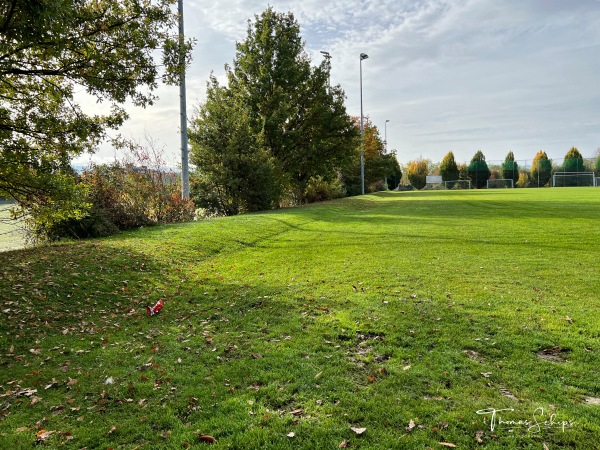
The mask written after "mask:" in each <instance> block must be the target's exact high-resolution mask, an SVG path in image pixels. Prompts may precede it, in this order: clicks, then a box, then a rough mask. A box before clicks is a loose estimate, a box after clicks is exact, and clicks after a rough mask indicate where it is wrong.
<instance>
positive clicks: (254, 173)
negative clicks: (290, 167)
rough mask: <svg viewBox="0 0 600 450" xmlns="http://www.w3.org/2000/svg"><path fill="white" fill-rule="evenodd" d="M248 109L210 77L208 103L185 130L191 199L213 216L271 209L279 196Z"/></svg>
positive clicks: (268, 158) (269, 160) (272, 167)
mask: <svg viewBox="0 0 600 450" xmlns="http://www.w3.org/2000/svg"><path fill="white" fill-rule="evenodd" d="M250 117H251V114H250V111H249V106H248V105H247V104H246V103H245V102H243V101H242V100H241V99H240V97H239V96H236V95H235V93H234V92H233V91H231V90H229V89H227V88H224V87H221V86H219V84H218V82H217V80H216V79H215V78H214V77H211V80H210V83H209V85H208V88H207V100H206V103H205V104H204V105H202V107H201V108H200V109H199V111H198V114H197V117H195V118H194V119H193V122H192V127H191V129H190V131H189V135H188V136H189V140H190V143H191V151H190V161H191V162H192V164H194V165H195V166H196V167H198V168H199V170H198V173H196V174H192V179H191V185H192V186H191V194H192V197H193V198H194V201H195V202H196V204H197V205H198V206H199V207H201V208H204V209H207V210H208V211H211V212H212V213H217V214H221V215H235V214H238V213H240V212H246V211H258V210H263V209H269V208H272V207H274V206H276V205H277V204H278V202H279V200H280V198H281V196H282V190H283V187H282V185H281V184H280V183H279V182H278V181H277V172H276V162H275V161H274V159H273V158H272V157H271V156H270V155H269V154H268V153H267V152H266V150H265V149H264V148H261V147H260V144H259V138H258V136H256V135H255V134H254V133H253V130H252V125H251V119H250Z"/></svg>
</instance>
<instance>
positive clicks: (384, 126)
mask: <svg viewBox="0 0 600 450" xmlns="http://www.w3.org/2000/svg"><path fill="white" fill-rule="evenodd" d="M389 121H390V119H386V120H385V124H384V125H383V128H384V130H385V135H384V136H385V153H386V154H387V124H388V122H389Z"/></svg>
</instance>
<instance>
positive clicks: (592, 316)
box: [0, 188, 600, 449]
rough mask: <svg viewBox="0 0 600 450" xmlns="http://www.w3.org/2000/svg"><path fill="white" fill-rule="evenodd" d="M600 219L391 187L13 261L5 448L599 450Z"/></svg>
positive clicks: (585, 192)
mask: <svg viewBox="0 0 600 450" xmlns="http://www.w3.org/2000/svg"><path fill="white" fill-rule="evenodd" d="M599 223H600V190H597V189H593V188H566V189H558V188H557V189H530V190H525V189H523V190H496V191H493V190H490V191H458V192H452V191H448V192H415V193H413V192H405V193H381V194H377V195H368V196H362V197H356V198H351V199H343V200H338V201H333V202H328V203H324V204H320V205H312V206H309V207H305V208H297V209H286V210H280V211H274V212H270V213H264V214H251V215H244V216H238V217H231V218H224V219H215V220H210V221H206V222H201V223H190V224H183V225H177V226H167V227H156V228H147V229H143V230H138V231H135V232H131V233H125V234H122V235H120V236H117V237H113V238H110V239H104V240H94V241H87V242H77V243H68V244H62V245H56V246H50V247H41V248H31V249H24V250H19V251H13V252H5V253H2V254H0V262H1V265H2V267H1V269H0V292H1V293H2V296H1V297H0V302H1V304H0V307H1V310H0V314H1V322H0V333H1V334H0V447H1V448H14V449H16V448H31V446H32V445H34V444H35V443H36V436H37V435H38V433H41V430H46V431H52V432H53V433H52V434H45V435H44V434H40V437H41V438H40V439H38V441H39V443H40V444H44V447H45V448H84V447H85V448H123V449H133V448H144V449H156V448H186V447H194V448H202V447H204V446H207V445H208V446H210V447H211V448H232V449H233V448H235V449H248V448H254V449H288V448H289V449H300V448H302V449H317V448H318V449H326V448H330V449H334V448H338V446H339V445H340V443H342V442H343V441H347V447H346V448H354V449H357V448H360V449H388V448H406V449H427V448H433V449H441V448H449V447H448V446H444V445H442V444H440V443H450V444H455V445H456V446H457V448H486V449H504V448H535V449H542V448H543V446H544V444H545V445H546V446H547V447H548V448H550V449H555V448H573V449H575V448H594V447H593V446H594V445H597V444H594V443H598V442H600V406H598V405H594V404H589V402H586V398H588V397H591V398H598V397H600V374H599V372H598V368H599V367H600V353H599V352H600V322H599V319H598V317H599V315H598V313H599V310H600V295H599V293H600V277H599V276H598V255H599V254H600V226H599V225H598V224H599ZM161 298H162V299H164V303H165V307H164V309H163V310H162V311H161V313H160V314H158V315H156V316H154V317H149V316H147V315H146V310H145V306H146V305H148V304H152V303H154V302H155V301H157V300H158V299H161ZM543 350H545V354H544V353H540V354H541V355H543V356H546V357H547V359H549V357H552V358H554V361H549V360H547V359H542V358H540V357H539V356H538V353H539V352H541V351H543ZM590 401H593V400H590ZM489 408H495V409H497V410H500V409H506V408H514V411H503V412H500V413H498V415H499V417H500V418H501V420H502V422H501V423H498V417H496V419H497V420H496V423H495V426H494V427H493V428H494V429H493V430H492V424H491V423H490V419H491V416H490V415H481V414H477V411H479V410H483V409H489ZM539 408H543V413H542V411H541V410H540V409H539ZM551 414H554V416H552V417H550V415H551ZM534 420H537V421H538V423H539V424H540V426H539V428H533V429H531V430H529V431H528V430H527V428H528V427H527V426H523V425H522V423H523V422H525V421H529V422H533V421H534ZM509 421H512V422H513V423H512V424H510V423H506V422H509ZM544 421H546V422H547V424H546V425H548V424H549V423H550V421H551V422H552V426H546V425H544V424H543V422H544ZM517 422H521V425H520V426H519V424H518V423H517ZM556 422H561V423H562V422H567V425H568V426H567V427H566V429H564V430H563V429H561V428H559V427H558V426H557V425H556ZM532 425H533V424H532V423H530V424H529V426H532ZM351 427H354V428H366V431H365V432H364V433H363V434H361V435H357V434H355V432H354V431H352V430H351ZM536 431H537V432H536ZM289 433H294V436H293V437H288V434H289ZM199 434H204V435H210V436H213V437H215V438H216V439H217V442H216V444H212V445H211V444H208V443H204V442H202V441H200V440H199V438H198V437H197V436H198V435H199ZM478 440H480V441H481V442H478Z"/></svg>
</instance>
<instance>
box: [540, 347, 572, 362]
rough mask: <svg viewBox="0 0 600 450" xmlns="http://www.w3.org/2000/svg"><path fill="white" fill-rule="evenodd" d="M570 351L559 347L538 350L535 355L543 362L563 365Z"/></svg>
mask: <svg viewBox="0 0 600 450" xmlns="http://www.w3.org/2000/svg"><path fill="white" fill-rule="evenodd" d="M569 353H570V350H568V349H564V348H561V347H548V348H543V349H541V350H538V352H537V353H536V355H537V357H538V358H540V359H543V360H544V361H551V362H555V363H564V362H566V361H567V356H568V355H569Z"/></svg>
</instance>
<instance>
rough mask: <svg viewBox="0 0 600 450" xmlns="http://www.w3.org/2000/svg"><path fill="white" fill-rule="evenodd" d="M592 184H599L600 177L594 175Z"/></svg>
mask: <svg viewBox="0 0 600 450" xmlns="http://www.w3.org/2000/svg"><path fill="white" fill-rule="evenodd" d="M594 186H597V187H598V186H600V177H594Z"/></svg>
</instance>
